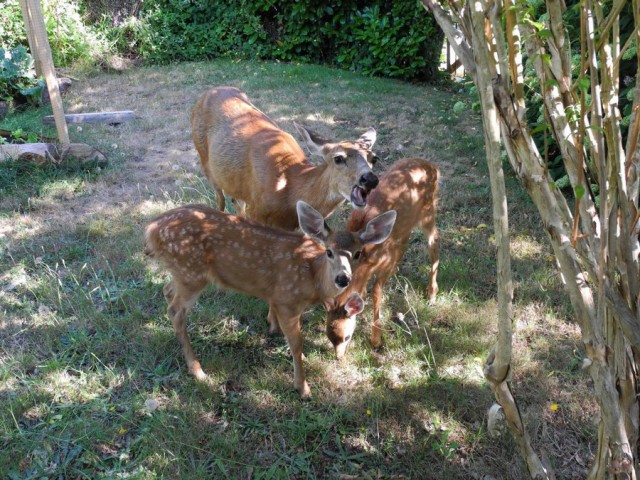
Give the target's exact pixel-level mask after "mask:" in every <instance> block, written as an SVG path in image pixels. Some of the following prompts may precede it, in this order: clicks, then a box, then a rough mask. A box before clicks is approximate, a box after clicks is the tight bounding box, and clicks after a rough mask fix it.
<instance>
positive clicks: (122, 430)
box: [118, 428, 127, 435]
mask: <svg viewBox="0 0 640 480" xmlns="http://www.w3.org/2000/svg"><path fill="white" fill-rule="evenodd" d="M118 433H119V434H120V435H122V434H124V433H127V429H126V428H121V429H120V430H118Z"/></svg>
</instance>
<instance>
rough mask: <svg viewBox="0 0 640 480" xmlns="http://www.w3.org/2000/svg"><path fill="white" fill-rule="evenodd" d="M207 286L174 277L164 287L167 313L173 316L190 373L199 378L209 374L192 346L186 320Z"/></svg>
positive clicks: (172, 321)
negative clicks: (191, 283) (190, 283)
mask: <svg viewBox="0 0 640 480" xmlns="http://www.w3.org/2000/svg"><path fill="white" fill-rule="evenodd" d="M205 286H206V282H204V283H199V284H194V285H189V284H183V283H180V282H177V281H176V280H175V279H174V280H172V281H171V282H169V283H168V284H167V285H165V287H164V289H163V293H164V296H165V298H166V299H167V302H168V304H169V307H168V309H167V314H168V316H169V318H171V323H172V324H173V329H174V331H175V332H176V336H177V337H178V343H180V346H181V347H182V353H183V354H184V358H185V360H186V362H187V367H188V369H189V373H191V374H192V375H193V376H194V377H196V378H197V379H198V380H204V379H205V378H207V376H206V374H205V373H204V372H203V371H202V367H201V366H200V362H198V360H197V359H196V356H195V354H194V353H193V349H192V348H191V342H190V341H189V335H188V333H187V326H186V323H185V320H186V317H187V314H188V313H189V310H190V309H191V307H193V305H194V304H195V303H196V300H197V299H198V296H199V295H200V292H202V289H203V288H204V287H205Z"/></svg>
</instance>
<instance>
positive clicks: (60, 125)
mask: <svg viewBox="0 0 640 480" xmlns="http://www.w3.org/2000/svg"><path fill="white" fill-rule="evenodd" d="M20 6H21V7H22V15H23V17H24V20H25V25H28V27H27V32H29V30H30V31H31V37H32V41H30V42H29V45H30V46H31V48H32V51H31V53H32V54H33V55H34V56H35V57H36V59H38V60H39V61H40V64H41V68H42V73H43V74H44V79H45V81H46V83H47V90H48V91H49V98H50V99H51V107H52V108H53V117H54V118H55V123H56V130H57V131H58V139H59V140H60V143H61V144H62V146H63V147H66V146H68V145H69V143H70V141H69V132H68V130H67V123H66V122H65V119H64V108H63V106H62V97H61V96H60V90H59V89H58V79H57V78H56V71H55V69H54V68H53V58H52V57H51V46H50V45H49V40H48V39H47V30H46V27H45V25H44V17H43V15H42V7H41V5H40V0H20Z"/></svg>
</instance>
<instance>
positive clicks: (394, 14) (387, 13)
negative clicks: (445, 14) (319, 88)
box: [337, 1, 444, 79]
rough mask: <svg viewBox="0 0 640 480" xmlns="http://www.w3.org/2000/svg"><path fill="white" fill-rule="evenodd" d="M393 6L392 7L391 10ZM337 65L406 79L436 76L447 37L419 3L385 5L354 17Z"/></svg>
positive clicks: (356, 14) (342, 45) (370, 73)
mask: <svg viewBox="0 0 640 480" xmlns="http://www.w3.org/2000/svg"><path fill="white" fill-rule="evenodd" d="M389 7H390V8H389ZM349 25H350V31H351V34H350V35H349V36H348V37H347V38H344V39H342V41H341V48H340V53H339V54H338V56H337V63H338V65H340V66H342V67H347V68H349V69H351V70H357V71H362V72H363V73H364V74H366V75H382V76H386V77H400V78H405V79H429V78H433V77H434V76H435V73H436V71H437V67H438V63H439V60H440V50H441V47H442V41H443V37H444V35H443V34H442V32H441V30H440V28H439V27H438V26H437V25H436V23H435V21H434V20H433V17H431V16H430V15H427V14H426V13H425V11H424V9H423V8H421V7H420V4H419V2H414V1H398V2H391V4H390V6H389V5H387V4H385V2H381V4H375V5H373V6H366V7H364V8H363V9H362V10H360V11H357V12H355V14H354V15H352V16H351V18H350V22H349Z"/></svg>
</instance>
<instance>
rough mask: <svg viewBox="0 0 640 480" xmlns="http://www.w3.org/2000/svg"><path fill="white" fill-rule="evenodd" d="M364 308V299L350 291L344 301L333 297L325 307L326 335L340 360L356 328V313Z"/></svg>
mask: <svg viewBox="0 0 640 480" xmlns="http://www.w3.org/2000/svg"><path fill="white" fill-rule="evenodd" d="M362 310H364V300H363V299H362V297H361V296H360V294H359V293H357V292H353V293H351V294H350V295H349V296H348V297H347V299H346V300H345V301H344V303H342V302H341V300H338V299H334V300H333V302H332V303H331V304H330V305H329V306H328V308H327V337H328V338H329V341H330V342H331V343H332V344H333V348H334V350H335V352H336V358H337V359H338V360H340V359H341V358H342V357H343V356H344V353H345V352H346V350H347V346H348V345H349V343H350V342H351V338H352V337H353V332H355V330H356V315H358V314H359V313H360V312H362Z"/></svg>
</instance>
